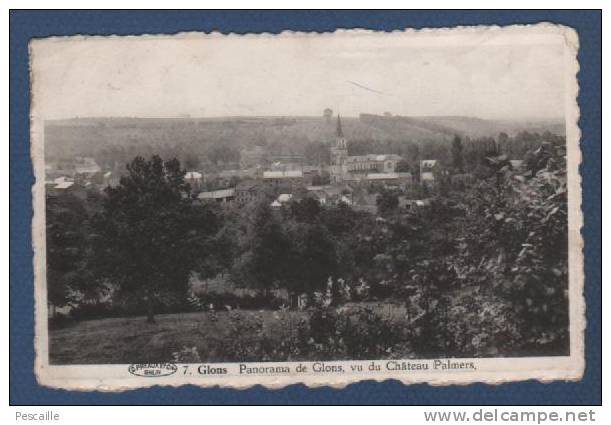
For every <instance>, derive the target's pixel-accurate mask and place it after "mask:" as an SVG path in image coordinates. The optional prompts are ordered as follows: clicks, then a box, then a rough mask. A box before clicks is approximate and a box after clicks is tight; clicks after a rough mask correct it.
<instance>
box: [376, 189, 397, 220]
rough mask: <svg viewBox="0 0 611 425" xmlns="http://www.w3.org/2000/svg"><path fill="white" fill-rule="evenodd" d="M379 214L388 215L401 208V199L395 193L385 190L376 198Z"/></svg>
mask: <svg viewBox="0 0 611 425" xmlns="http://www.w3.org/2000/svg"><path fill="white" fill-rule="evenodd" d="M376 204H377V206H378V212H379V213H380V214H382V215H386V214H388V213H390V212H392V211H395V210H396V209H397V208H398V207H399V197H398V196H397V194H396V193H395V192H393V191H390V190H387V189H383V190H382V191H381V192H380V194H379V195H378V197H377V198H376Z"/></svg>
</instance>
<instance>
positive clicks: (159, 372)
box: [127, 363, 178, 378]
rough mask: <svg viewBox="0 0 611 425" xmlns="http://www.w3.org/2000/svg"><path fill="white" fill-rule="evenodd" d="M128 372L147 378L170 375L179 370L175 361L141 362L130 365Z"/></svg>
mask: <svg viewBox="0 0 611 425" xmlns="http://www.w3.org/2000/svg"><path fill="white" fill-rule="evenodd" d="M127 370H128V372H129V373H131V374H132V375H135V376H144V377H146V378H157V377H160V376H169V375H172V374H174V373H176V371H177V370H178V368H177V367H176V365H175V364H173V363H139V364H132V365H129V367H128V368H127Z"/></svg>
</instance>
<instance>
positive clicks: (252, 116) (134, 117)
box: [44, 112, 565, 122]
mask: <svg viewBox="0 0 611 425" xmlns="http://www.w3.org/2000/svg"><path fill="white" fill-rule="evenodd" d="M361 115H374V116H379V117H385V118H393V117H395V118H463V119H464V118H467V119H476V120H482V121H565V117H564V116H557V117H547V116H540V117H537V116H533V117H527V116H525V117H513V118H484V117H481V116H475V115H400V114H392V113H391V115H390V116H388V117H386V116H385V115H384V114H374V113H369V112H362V113H360V114H359V115H343V114H341V113H340V114H339V116H340V117H341V119H344V118H346V119H359V118H360V117H361ZM337 116H338V114H337V113H335V112H334V113H333V116H332V119H337ZM274 118H307V119H324V116H323V115H215V116H202V115H199V116H195V115H194V116H190V115H184V114H183V115H165V116H162V115H159V116H152V115H149V116H147V115H90V116H78V115H76V116H71V117H65V118H50V119H45V120H44V121H45V122H52V121H70V120H95V119H142V120H148V119H160V120H162V119H168V120H177V119H184V120H218V119H274Z"/></svg>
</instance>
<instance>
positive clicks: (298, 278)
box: [286, 224, 337, 298]
mask: <svg viewBox="0 0 611 425" xmlns="http://www.w3.org/2000/svg"><path fill="white" fill-rule="evenodd" d="M295 233H296V235H295V239H296V240H297V247H296V249H295V250H294V254H293V258H292V261H291V262H290V264H291V267H290V274H289V279H287V281H286V286H287V289H288V290H289V293H290V294H300V293H304V292H305V293H307V294H312V293H313V292H315V291H317V290H321V289H323V288H324V287H325V285H326V283H327V279H328V278H329V277H331V276H333V275H334V274H335V272H336V270H337V257H336V253H335V245H334V243H333V240H332V239H331V237H330V235H329V231H328V230H327V229H326V228H325V227H324V226H323V225H321V224H304V225H301V226H299V227H298V228H297V230H296V232H295ZM291 298H292V297H291Z"/></svg>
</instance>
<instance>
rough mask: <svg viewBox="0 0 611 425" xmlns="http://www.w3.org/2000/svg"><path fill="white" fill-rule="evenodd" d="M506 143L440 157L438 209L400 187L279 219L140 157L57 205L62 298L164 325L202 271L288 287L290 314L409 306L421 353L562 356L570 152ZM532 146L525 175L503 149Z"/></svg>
mask: <svg viewBox="0 0 611 425" xmlns="http://www.w3.org/2000/svg"><path fill="white" fill-rule="evenodd" d="M500 139H501V140H490V141H489V144H487V145H485V148H482V147H481V146H482V143H481V141H480V142H478V143H477V144H476V146H477V152H478V153H477V159H475V154H473V150H472V149H474V148H473V146H475V145H472V144H471V143H475V142H469V141H463V140H461V139H460V138H455V139H454V141H453V142H452V143H451V144H450V145H449V146H446V147H445V151H444V153H443V155H442V153H441V151H439V152H436V153H435V152H431V155H433V154H436V155H438V156H439V157H440V158H444V159H443V162H444V163H445V164H447V170H449V172H448V173H447V174H446V175H444V176H442V177H441V179H440V181H439V184H438V187H437V188H436V189H433V190H432V192H431V193H430V195H431V197H432V199H431V202H430V205H429V206H426V207H423V208H416V209H405V208H401V207H400V206H399V203H398V202H397V196H398V194H397V193H395V192H392V191H382V193H380V194H379V195H378V215H373V214H370V213H366V212H357V211H355V210H353V209H352V208H351V207H349V206H347V205H344V204H340V205H338V206H326V207H323V206H320V205H319V204H318V203H317V202H315V201H313V200H311V199H308V198H305V199H301V200H298V201H294V202H292V203H291V204H290V205H289V206H288V207H287V208H283V209H279V210H275V209H274V210H273V209H271V208H270V206H269V202H267V201H265V202H260V203H258V204H256V205H251V206H250V207H248V208H240V207H238V206H237V205H234V206H229V207H222V206H220V205H219V204H197V203H194V202H193V201H192V199H191V198H190V197H189V193H190V191H189V187H188V185H186V184H185V183H184V180H183V173H184V171H183V170H182V169H181V166H180V164H179V162H178V161H176V160H171V161H163V160H161V158H159V157H157V156H154V157H152V159H151V160H149V161H147V160H145V159H143V158H141V157H138V158H136V159H135V160H134V161H132V162H131V163H130V165H129V167H128V169H127V173H126V175H125V177H123V178H122V180H121V184H120V185H119V186H118V187H116V188H108V189H107V190H106V191H105V194H104V195H103V196H99V195H97V196H96V195H94V194H92V195H91V197H90V198H88V199H87V200H85V201H82V200H79V199H78V198H72V197H69V196H68V197H66V198H62V199H60V198H57V199H54V200H52V201H51V202H48V204H47V226H48V228H47V234H48V244H47V246H48V270H49V273H48V285H49V297H50V301H51V302H53V303H54V304H55V305H57V306H61V305H65V304H69V303H70V304H73V305H77V306H78V305H81V304H84V303H88V302H89V303H91V302H93V301H96V300H97V302H99V301H100V300H102V299H103V300H106V301H107V302H110V303H114V304H117V305H119V304H120V305H122V306H127V307H124V308H125V309H126V310H125V311H129V309H130V308H132V309H134V310H137V311H138V312H142V313H144V312H147V313H148V318H149V321H153V320H154V319H153V317H154V312H159V311H165V310H164V305H168V304H172V303H174V305H187V304H186V301H185V300H186V298H187V295H188V293H189V291H188V282H189V277H190V276H192V275H193V274H197V275H199V276H200V277H201V278H202V279H207V278H213V277H218V276H225V277H224V279H226V280H227V282H230V283H231V284H232V285H233V286H235V287H246V288H250V289H252V290H255V291H257V292H258V293H260V294H261V295H262V296H263V297H270V296H271V295H270V293H271V291H273V290H276V289H284V290H286V291H287V292H288V293H289V294H290V300H289V302H290V303H291V304H293V305H294V297H295V296H296V295H298V294H302V293H305V294H308V295H309V297H308V298H309V299H310V304H311V305H312V306H315V307H316V306H317V308H323V307H324V306H325V305H331V306H334V305H338V304H341V303H343V302H346V301H355V300H360V301H363V300H381V299H385V298H389V297H390V298H392V299H394V300H400V302H401V303H403V305H404V308H405V311H406V320H407V321H408V323H409V331H408V344H410V345H411V347H412V348H411V350H412V352H417V353H419V354H420V355H443V354H447V353H456V354H461V355H475V356H482V355H496V354H498V353H503V352H504V353H506V352H508V350H509V351H511V352H512V353H520V354H536V353H542V352H545V353H549V354H564V353H566V350H567V349H568V327H567V324H568V301H567V299H568V298H567V294H566V291H567V287H568V268H567V256H568V252H567V248H568V244H567V239H566V238H567V202H566V174H565V172H566V171H565V170H566V164H565V163H564V152H563V147H564V143H563V140H562V139H559V138H556V137H554V136H549V135H548V136H545V140H542V138H541V137H539V138H538V139H530V138H529V137H526V136H524V137H523V138H521V139H520V140H521V141H516V140H515V139H511V138H504V137H502V138H500ZM513 143H515V145H514V144H513ZM356 146H359V145H358V144H357V145H356ZM405 149H413V147H412V148H409V147H406V148H405ZM440 149H441V148H440ZM522 151H523V156H524V157H525V159H526V161H525V162H526V167H525V169H524V170H521V171H519V172H518V171H516V170H513V169H512V167H511V164H510V163H509V161H508V158H511V157H512V156H513V154H511V155H509V154H506V152H522ZM472 155H473V156H472ZM516 155H517V154H516ZM474 163H475V166H474V165H473V164H474ZM465 169H477V170H479V171H478V172H477V173H476V174H477V178H476V179H475V180H474V181H471V182H469V183H468V184H466V185H465V184H464V182H461V183H460V184H457V183H456V182H455V181H454V180H453V179H452V176H453V175H456V174H460V173H462V172H463V171H464V170H465ZM96 293H97V294H98V295H97V298H96V297H95V296H94V295H92V294H96ZM321 300H322V301H321ZM129 306H132V307H129ZM317 314H318V316H317ZM317 317H318V318H319V319H320V318H321V317H324V320H330V319H329V317H332V316H329V315H322V316H321V315H320V314H319V313H313V316H312V320H313V322H312V326H315V323H316V320H318V319H316V318H317ZM332 319H333V320H335V321H341V320H343V319H342V318H341V317H332ZM320 320H322V319H320ZM367 320H369V319H367ZM374 322H375V326H381V325H380V323H379V322H376V321H374ZM338 323H339V322H338ZM372 323H373V322H372ZM326 325H329V326H331V324H329V323H327V324H326ZM338 326H339V325H338ZM346 326H348V325H346ZM372 326H373V325H372ZM322 328H324V326H322V325H321V329H322ZM351 332H352V331H351ZM387 337H388V338H390V336H388V335H387ZM355 338H356V337H355ZM380 338H381V337H380ZM384 338H386V337H384Z"/></svg>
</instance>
